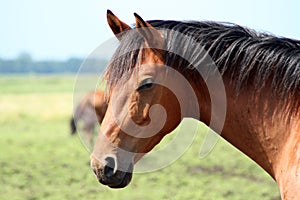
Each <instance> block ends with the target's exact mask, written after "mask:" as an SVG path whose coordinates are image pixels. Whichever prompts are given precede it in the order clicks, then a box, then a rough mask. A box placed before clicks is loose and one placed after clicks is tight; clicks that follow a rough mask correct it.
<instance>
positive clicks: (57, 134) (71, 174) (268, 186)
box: [0, 75, 280, 200]
mask: <svg viewBox="0 0 300 200" xmlns="http://www.w3.org/2000/svg"><path fill="white" fill-rule="evenodd" d="M74 80H75V77H73V76H71V75H68V76H41V77H36V76H24V77H22V76H20V77H17V76H11V77H4V76H0V110H1V115H0V200H2V199H3V200H17V199H20V200H21V199H22V200H34V199H43V200H44V199H45V200H47V199H49V200H50V199H51V200H54V199H57V200H62V199H104V200H106V199H107V200H114V199H118V200H119V199H121V200H123V199H124V200H129V199H130V200H148V199H149V200H150V199H151V200H152V199H155V200H156V199H170V200H176V199H178V200H184V199H189V200H190V199H193V200H194V199H204V200H205V199H207V200H208V199H209V200H210V199H213V200H214V199H233V200H234V199H243V200H244V199H268V200H271V199H280V198H279V193H278V189H277V186H276V184H275V182H274V181H273V180H272V179H271V178H270V177H269V176H268V175H267V174H266V173H265V172H264V171H263V170H262V169H261V168H260V167H258V166H257V165H256V164H255V163H254V162H252V161H251V160H250V159H248V158H247V157H246V156H244V155H243V154H242V153H240V152H239V151H238V150H236V149H235V148H234V147H232V146H231V145H230V144H228V143H227V142H225V141H224V140H222V139H220V140H219V141H218V144H217V145H216V146H215V148H214V149H213V151H212V152H211V153H210V154H209V155H208V156H206V157H205V158H203V159H200V158H199V149H200V145H201V143H202V141H203V137H204V133H205V130H206V128H205V127H204V126H202V125H201V128H200V129H199V132H198V134H197V137H196V139H195V140H194V142H193V144H192V145H191V147H190V148H189V149H188V150H187V151H186V152H185V153H184V155H183V156H181V157H180V158H179V159H178V160H177V161H176V162H174V163H173V164H172V165H170V166H168V167H165V168H163V169H161V170H158V171H154V172H151V173H138V174H134V176H133V180H132V182H131V184H130V185H129V186H128V187H126V188H124V189H119V190H113V189H109V188H108V187H105V186H103V185H100V184H99V183H98V182H97V180H96V178H95V176H94V175H93V172H92V171H91V169H90V167H89V164H88V163H89V152H88V151H87V150H86V149H85V148H84V146H83V145H82V144H81V142H80V140H79V138H78V137H71V136H70V135H69V126H68V125H69V117H70V116H71V111H72V96H73V84H74ZM168 137H169V138H166V139H165V140H163V142H162V143H161V145H160V146H163V145H166V144H167V143H168V141H169V140H170V139H171V137H172V135H170V136H168ZM174 148H175V147H174ZM158 159H159V158H158Z"/></svg>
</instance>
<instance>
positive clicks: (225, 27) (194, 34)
mask: <svg viewBox="0 0 300 200" xmlns="http://www.w3.org/2000/svg"><path fill="white" fill-rule="evenodd" d="M148 22H149V23H150V24H151V25H152V26H154V27H156V28H158V29H161V30H165V29H167V30H173V31H171V32H169V33H168V34H165V36H166V44H165V47H166V49H167V53H166V65H167V66H174V62H175V58H178V56H174V55H172V53H168V52H174V50H175V49H176V50H178V49H182V55H184V58H188V60H193V64H187V65H178V68H179V69H178V70H180V71H188V73H193V69H194V68H195V66H197V65H199V66H200V64H201V60H202V58H201V57H203V52H202V51H201V49H195V48H193V46H192V45H193V43H195V42H197V43H198V44H200V45H201V46H202V47H203V48H204V50H205V51H206V52H207V53H208V54H209V56H210V57H211V58H212V60H213V61H214V63H215V65H216V66H217V67H218V70H219V71H220V72H221V74H222V75H224V74H227V75H229V76H230V77H231V79H232V80H231V81H232V83H234V84H235V85H236V92H237V94H238V93H239V92H240V90H241V89H243V88H247V87H248V86H249V85H254V86H255V89H256V90H257V91H259V90H260V89H261V88H262V87H263V86H265V85H266V84H267V83H268V84H269V83H271V87H272V89H273V91H274V94H275V95H276V96H278V97H280V98H282V99H285V98H286V99H287V100H286V101H290V100H288V99H289V97H292V99H293V102H292V104H293V105H292V107H293V108H295V107H296V109H297V108H298V107H299V105H300V97H299V96H300V41H298V40H293V39H289V38H283V37H276V36H274V35H271V34H268V33H259V32H256V31H254V30H252V29H248V28H245V27H242V26H239V25H236V24H231V23H217V22H196V21H170V20H169V21H164V20H152V21H148ZM182 34H184V35H187V36H190V37H186V38H187V39H186V40H184V41H182V38H180V35H182ZM143 43H144V40H143V38H142V37H141V36H140V35H139V34H138V33H137V32H136V31H128V33H125V34H124V35H123V36H122V40H121V42H120V45H119V46H118V48H117V50H116V52H115V54H114V55H113V56H112V59H111V61H110V63H109V65H108V67H107V69H106V72H105V77H106V79H107V86H108V90H109V88H111V87H112V86H114V85H115V84H116V83H117V82H118V81H120V80H122V79H123V78H125V79H127V78H129V76H130V75H131V73H132V69H134V66H135V65H136V64H138V53H139V49H141V48H143ZM197 78H198V79H199V75H198V77H195V79H197ZM286 103H288V102H286ZM290 103H291V102H290Z"/></svg>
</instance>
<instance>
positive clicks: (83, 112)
mask: <svg viewBox="0 0 300 200" xmlns="http://www.w3.org/2000/svg"><path fill="white" fill-rule="evenodd" d="M106 109H107V103H106V100H105V93H104V92H103V91H100V90H96V91H93V92H89V93H88V94H87V95H86V96H85V97H84V98H83V100H82V101H81V102H80V103H79V104H78V105H77V106H76V109H75V112H74V115H73V117H72V118H71V120H70V128H71V135H74V134H75V133H76V132H77V125H78V122H82V123H83V127H82V129H83V131H84V133H85V134H86V136H87V139H88V142H89V145H93V138H94V137H93V136H94V129H95V126H96V125H97V124H101V123H102V121H103V118H104V115H105V113H106Z"/></svg>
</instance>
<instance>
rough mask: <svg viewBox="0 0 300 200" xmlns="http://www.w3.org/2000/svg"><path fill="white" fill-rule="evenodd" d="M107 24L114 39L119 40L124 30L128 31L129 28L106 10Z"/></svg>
mask: <svg viewBox="0 0 300 200" xmlns="http://www.w3.org/2000/svg"><path fill="white" fill-rule="evenodd" d="M107 22H108V25H109V26H110V28H111V30H112V31H113V33H114V34H115V35H116V37H117V38H118V39H119V40H121V35H122V34H120V33H122V32H123V31H125V30H130V29H131V27H130V26H129V25H127V24H126V23H124V22H122V21H121V20H119V18H118V17H116V16H115V15H114V14H113V13H112V12H111V11H110V10H107Z"/></svg>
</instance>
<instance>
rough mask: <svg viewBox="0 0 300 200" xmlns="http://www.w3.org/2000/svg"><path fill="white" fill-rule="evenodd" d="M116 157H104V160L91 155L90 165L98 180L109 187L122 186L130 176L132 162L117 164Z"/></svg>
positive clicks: (125, 184)
mask: <svg viewBox="0 0 300 200" xmlns="http://www.w3.org/2000/svg"><path fill="white" fill-rule="evenodd" d="M117 163H118V162H117V159H116V158H114V157H110V156H108V157H106V158H105V159H104V162H100V161H99V159H97V158H95V157H94V156H91V167H92V169H93V171H94V173H95V175H96V177H97V179H98V181H99V182H100V183H101V184H103V185H107V186H108V187H110V188H124V187H126V186H127V185H128V184H129V183H130V181H131V178H132V172H133V163H129V164H126V165H125V166H124V165H123V166H119V164H117Z"/></svg>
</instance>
